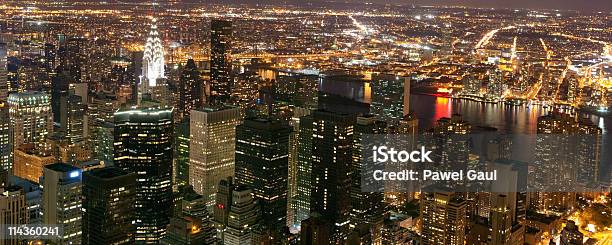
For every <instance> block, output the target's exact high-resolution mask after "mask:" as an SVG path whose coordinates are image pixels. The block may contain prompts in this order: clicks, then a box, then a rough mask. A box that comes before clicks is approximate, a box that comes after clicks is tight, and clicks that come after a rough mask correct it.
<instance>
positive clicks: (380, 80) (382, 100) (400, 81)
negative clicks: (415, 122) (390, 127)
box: [370, 74, 410, 123]
mask: <svg viewBox="0 0 612 245" xmlns="http://www.w3.org/2000/svg"><path fill="white" fill-rule="evenodd" d="M370 86H371V87H372V103H371V107H370V109H371V113H372V114H374V115H376V116H378V117H379V118H380V119H383V120H386V121H388V122H392V121H393V122H396V123H397V121H399V120H400V119H402V118H403V117H404V115H408V113H409V109H410V78H407V77H400V76H396V75H393V74H376V75H373V76H372V82H371V85H370Z"/></svg>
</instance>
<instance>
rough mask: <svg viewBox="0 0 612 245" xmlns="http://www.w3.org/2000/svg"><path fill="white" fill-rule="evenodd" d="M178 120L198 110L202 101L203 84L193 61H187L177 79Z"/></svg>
mask: <svg viewBox="0 0 612 245" xmlns="http://www.w3.org/2000/svg"><path fill="white" fill-rule="evenodd" d="M179 86H180V88H179V103H178V104H179V106H178V111H177V113H178V116H179V118H181V119H182V118H185V117H188V116H189V114H190V113H191V110H194V109H197V108H200V107H201V106H202V101H203V96H204V92H203V89H202V88H203V87H202V86H203V82H202V79H200V72H199V71H198V67H197V66H196V64H195V61H193V59H189V60H187V64H186V65H185V66H184V67H183V71H182V72H181V77H180V79H179Z"/></svg>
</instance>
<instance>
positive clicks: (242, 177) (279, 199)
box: [235, 119, 291, 231]
mask: <svg viewBox="0 0 612 245" xmlns="http://www.w3.org/2000/svg"><path fill="white" fill-rule="evenodd" d="M290 133H291V127H289V126H288V125H283V124H282V123H281V122H280V121H271V120H268V119H247V120H245V121H244V123H243V124H242V125H239V126H238V127H237V128H236V173H235V180H236V184H237V185H239V186H246V187H247V188H250V189H252V190H253V194H254V196H255V198H257V199H258V201H259V205H260V209H261V212H262V219H263V224H265V225H266V226H267V227H268V228H271V229H274V230H277V231H282V228H283V227H285V225H286V223H287V173H288V169H287V167H288V153H289V152H288V151H289V146H288V145H289V134H290Z"/></svg>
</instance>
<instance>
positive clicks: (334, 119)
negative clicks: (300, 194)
mask: <svg viewBox="0 0 612 245" xmlns="http://www.w3.org/2000/svg"><path fill="white" fill-rule="evenodd" d="M309 117H311V119H310V121H309V120H303V122H304V126H305V127H311V128H312V134H310V137H312V148H311V162H312V175H311V182H310V185H311V188H312V189H311V191H310V212H317V213H320V214H321V215H322V216H323V217H325V218H326V219H328V220H329V221H330V222H331V223H332V224H333V228H332V235H331V236H332V241H337V242H342V241H343V240H344V239H346V237H347V236H348V233H349V218H350V205H351V204H350V202H351V200H350V191H351V176H350V169H351V165H352V164H353V160H352V144H353V136H354V127H355V121H356V117H355V116H354V115H353V114H346V113H340V112H329V111H325V110H315V111H313V113H312V115H311V116H309Z"/></svg>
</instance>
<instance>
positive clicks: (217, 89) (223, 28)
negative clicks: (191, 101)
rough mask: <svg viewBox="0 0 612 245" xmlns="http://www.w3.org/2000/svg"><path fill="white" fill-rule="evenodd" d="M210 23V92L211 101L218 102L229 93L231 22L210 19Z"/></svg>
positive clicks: (226, 99)
mask: <svg viewBox="0 0 612 245" xmlns="http://www.w3.org/2000/svg"><path fill="white" fill-rule="evenodd" d="M210 25H211V32H210V79H211V88H210V93H211V97H212V98H211V99H212V102H213V103H217V104H219V103H225V102H227V101H228V100H229V99H230V95H231V88H232V81H231V78H230V72H231V69H232V61H231V52H232V50H231V49H232V22H230V21H226V20H212V21H211V23H210Z"/></svg>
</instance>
